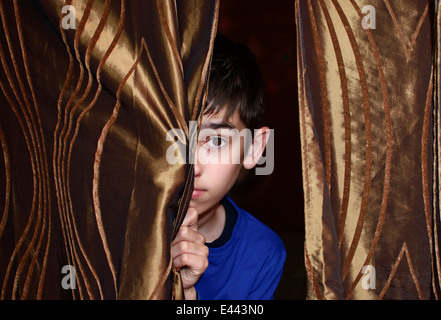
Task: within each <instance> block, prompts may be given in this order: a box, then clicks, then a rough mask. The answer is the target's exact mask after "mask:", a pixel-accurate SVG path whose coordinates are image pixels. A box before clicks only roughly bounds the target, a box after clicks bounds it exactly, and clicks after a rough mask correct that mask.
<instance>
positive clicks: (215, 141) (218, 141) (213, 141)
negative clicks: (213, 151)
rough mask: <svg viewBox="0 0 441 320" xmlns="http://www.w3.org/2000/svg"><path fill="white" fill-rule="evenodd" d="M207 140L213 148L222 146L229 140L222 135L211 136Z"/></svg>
mask: <svg viewBox="0 0 441 320" xmlns="http://www.w3.org/2000/svg"><path fill="white" fill-rule="evenodd" d="M207 142H208V145H209V146H210V147H211V148H222V147H223V146H225V145H226V143H227V141H226V140H225V139H223V138H221V137H211V138H210V139H209V140H208V141H207Z"/></svg>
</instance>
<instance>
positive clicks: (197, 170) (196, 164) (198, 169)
mask: <svg viewBox="0 0 441 320" xmlns="http://www.w3.org/2000/svg"><path fill="white" fill-rule="evenodd" d="M198 149H199V148H196V152H195V158H194V166H193V169H194V176H195V178H196V177H198V176H200V175H201V165H200V163H199V161H198Z"/></svg>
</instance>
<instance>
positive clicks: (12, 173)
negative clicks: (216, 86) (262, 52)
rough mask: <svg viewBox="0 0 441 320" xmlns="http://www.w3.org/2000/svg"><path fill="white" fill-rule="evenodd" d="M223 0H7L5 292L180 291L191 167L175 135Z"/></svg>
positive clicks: (2, 47)
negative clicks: (176, 257)
mask: <svg viewBox="0 0 441 320" xmlns="http://www.w3.org/2000/svg"><path fill="white" fill-rule="evenodd" d="M66 5H70V6H71V7H65V6H66ZM218 5H219V4H218V1H217V0H208V1H207V0H193V1H192V0H185V1H172V0H156V1H155V0H143V1H129V0H120V1H116V0H106V1H101V0H100V1H97V0H96V1H94V0H88V1H83V0H78V1H69V0H67V1H62V0H42V1H27V0H26V1H18V0H17V1H10V0H7V1H6V0H5V1H0V21H1V29H2V30H1V32H0V58H1V68H0V70H1V71H0V88H1V90H0V142H1V148H0V210H1V211H0V293H1V298H2V299H35V298H37V299H64V298H66V299H70V298H74V299H170V298H182V290H181V285H180V279H179V274H178V273H175V272H173V270H172V264H171V259H170V243H171V240H172V237H173V232H176V228H177V227H178V226H179V223H180V221H181V219H182V217H183V215H184V213H185V212H186V208H187V206H188V201H189V195H190V194H191V189H192V180H193V177H192V169H191V166H189V165H186V164H180V163H179V162H178V163H177V164H175V165H171V164H169V163H168V162H167V160H166V151H167V149H168V147H170V145H171V144H172V143H174V141H167V140H166V135H167V132H168V131H169V130H171V129H175V130H182V131H183V132H185V133H186V136H185V137H183V138H182V139H183V140H188V139H191V138H192V137H190V136H189V132H190V131H189V129H188V123H189V121H190V120H198V119H199V116H200V110H201V108H202V105H203V102H204V96H205V89H206V86H207V75H208V70H209V64H210V57H211V50H212V46H213V39H214V35H215V33H216V27H217V13H218ZM73 14H74V15H73ZM181 142H183V143H185V144H186V141H181ZM186 145H188V144H186ZM187 148H188V147H187ZM187 154H188V152H187ZM181 156H182V157H184V158H185V157H188V155H184V154H182V155H181ZM183 160H188V159H183ZM187 163H188V162H187ZM66 266H67V267H66ZM73 275H75V277H73ZM66 277H68V278H66Z"/></svg>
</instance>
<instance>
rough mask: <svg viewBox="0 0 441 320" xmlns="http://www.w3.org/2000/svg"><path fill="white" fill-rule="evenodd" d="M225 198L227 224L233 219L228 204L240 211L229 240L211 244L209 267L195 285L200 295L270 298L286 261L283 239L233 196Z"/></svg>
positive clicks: (223, 298)
mask: <svg viewBox="0 0 441 320" xmlns="http://www.w3.org/2000/svg"><path fill="white" fill-rule="evenodd" d="M224 201H227V202H226V203H224V207H225V211H226V212H227V223H226V224H228V220H230V221H231V217H228V215H229V213H228V211H230V212H231V209H228V206H230V208H233V210H234V211H235V212H237V216H236V217H235V218H237V219H236V221H235V225H234V226H232V228H231V232H230V234H228V239H227V241H226V243H224V244H223V245H221V246H219V247H214V248H213V247H211V248H210V246H209V254H208V268H207V269H206V270H205V272H204V274H203V275H202V277H201V278H200V279H199V281H198V282H197V283H196V285H195V288H196V291H197V293H198V299H200V300H271V299H273V295H274V291H275V290H276V288H277V285H278V284H279V281H280V277H281V276H282V271H283V266H284V263H285V258H286V251H285V247H284V245H283V242H282V240H281V239H280V238H279V236H278V235H277V234H275V233H274V232H273V231H272V230H271V229H270V228H268V227H267V226H266V225H264V224H263V223H262V222H260V221H259V220H257V219H256V218H255V217H253V216H252V215H251V214H249V213H248V212H246V211H244V210H242V209H241V208H239V207H238V206H237V205H236V204H235V203H234V202H233V201H232V200H231V199H230V198H228V197H227V198H226V199H225V200H224ZM226 229H228V228H227V227H226ZM226 231H227V233H228V230H226ZM224 233H225V230H224ZM223 236H224V235H223Z"/></svg>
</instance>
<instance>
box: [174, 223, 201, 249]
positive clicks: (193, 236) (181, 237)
mask: <svg viewBox="0 0 441 320" xmlns="http://www.w3.org/2000/svg"><path fill="white" fill-rule="evenodd" d="M181 241H188V242H194V243H198V244H201V245H205V241H206V238H205V236H204V235H203V234H201V233H199V232H197V231H195V230H193V229H191V228H189V227H185V226H182V227H180V228H179V231H178V234H177V235H176V238H175V239H174V240H173V242H172V246H174V245H176V244H177V243H179V242H181Z"/></svg>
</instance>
